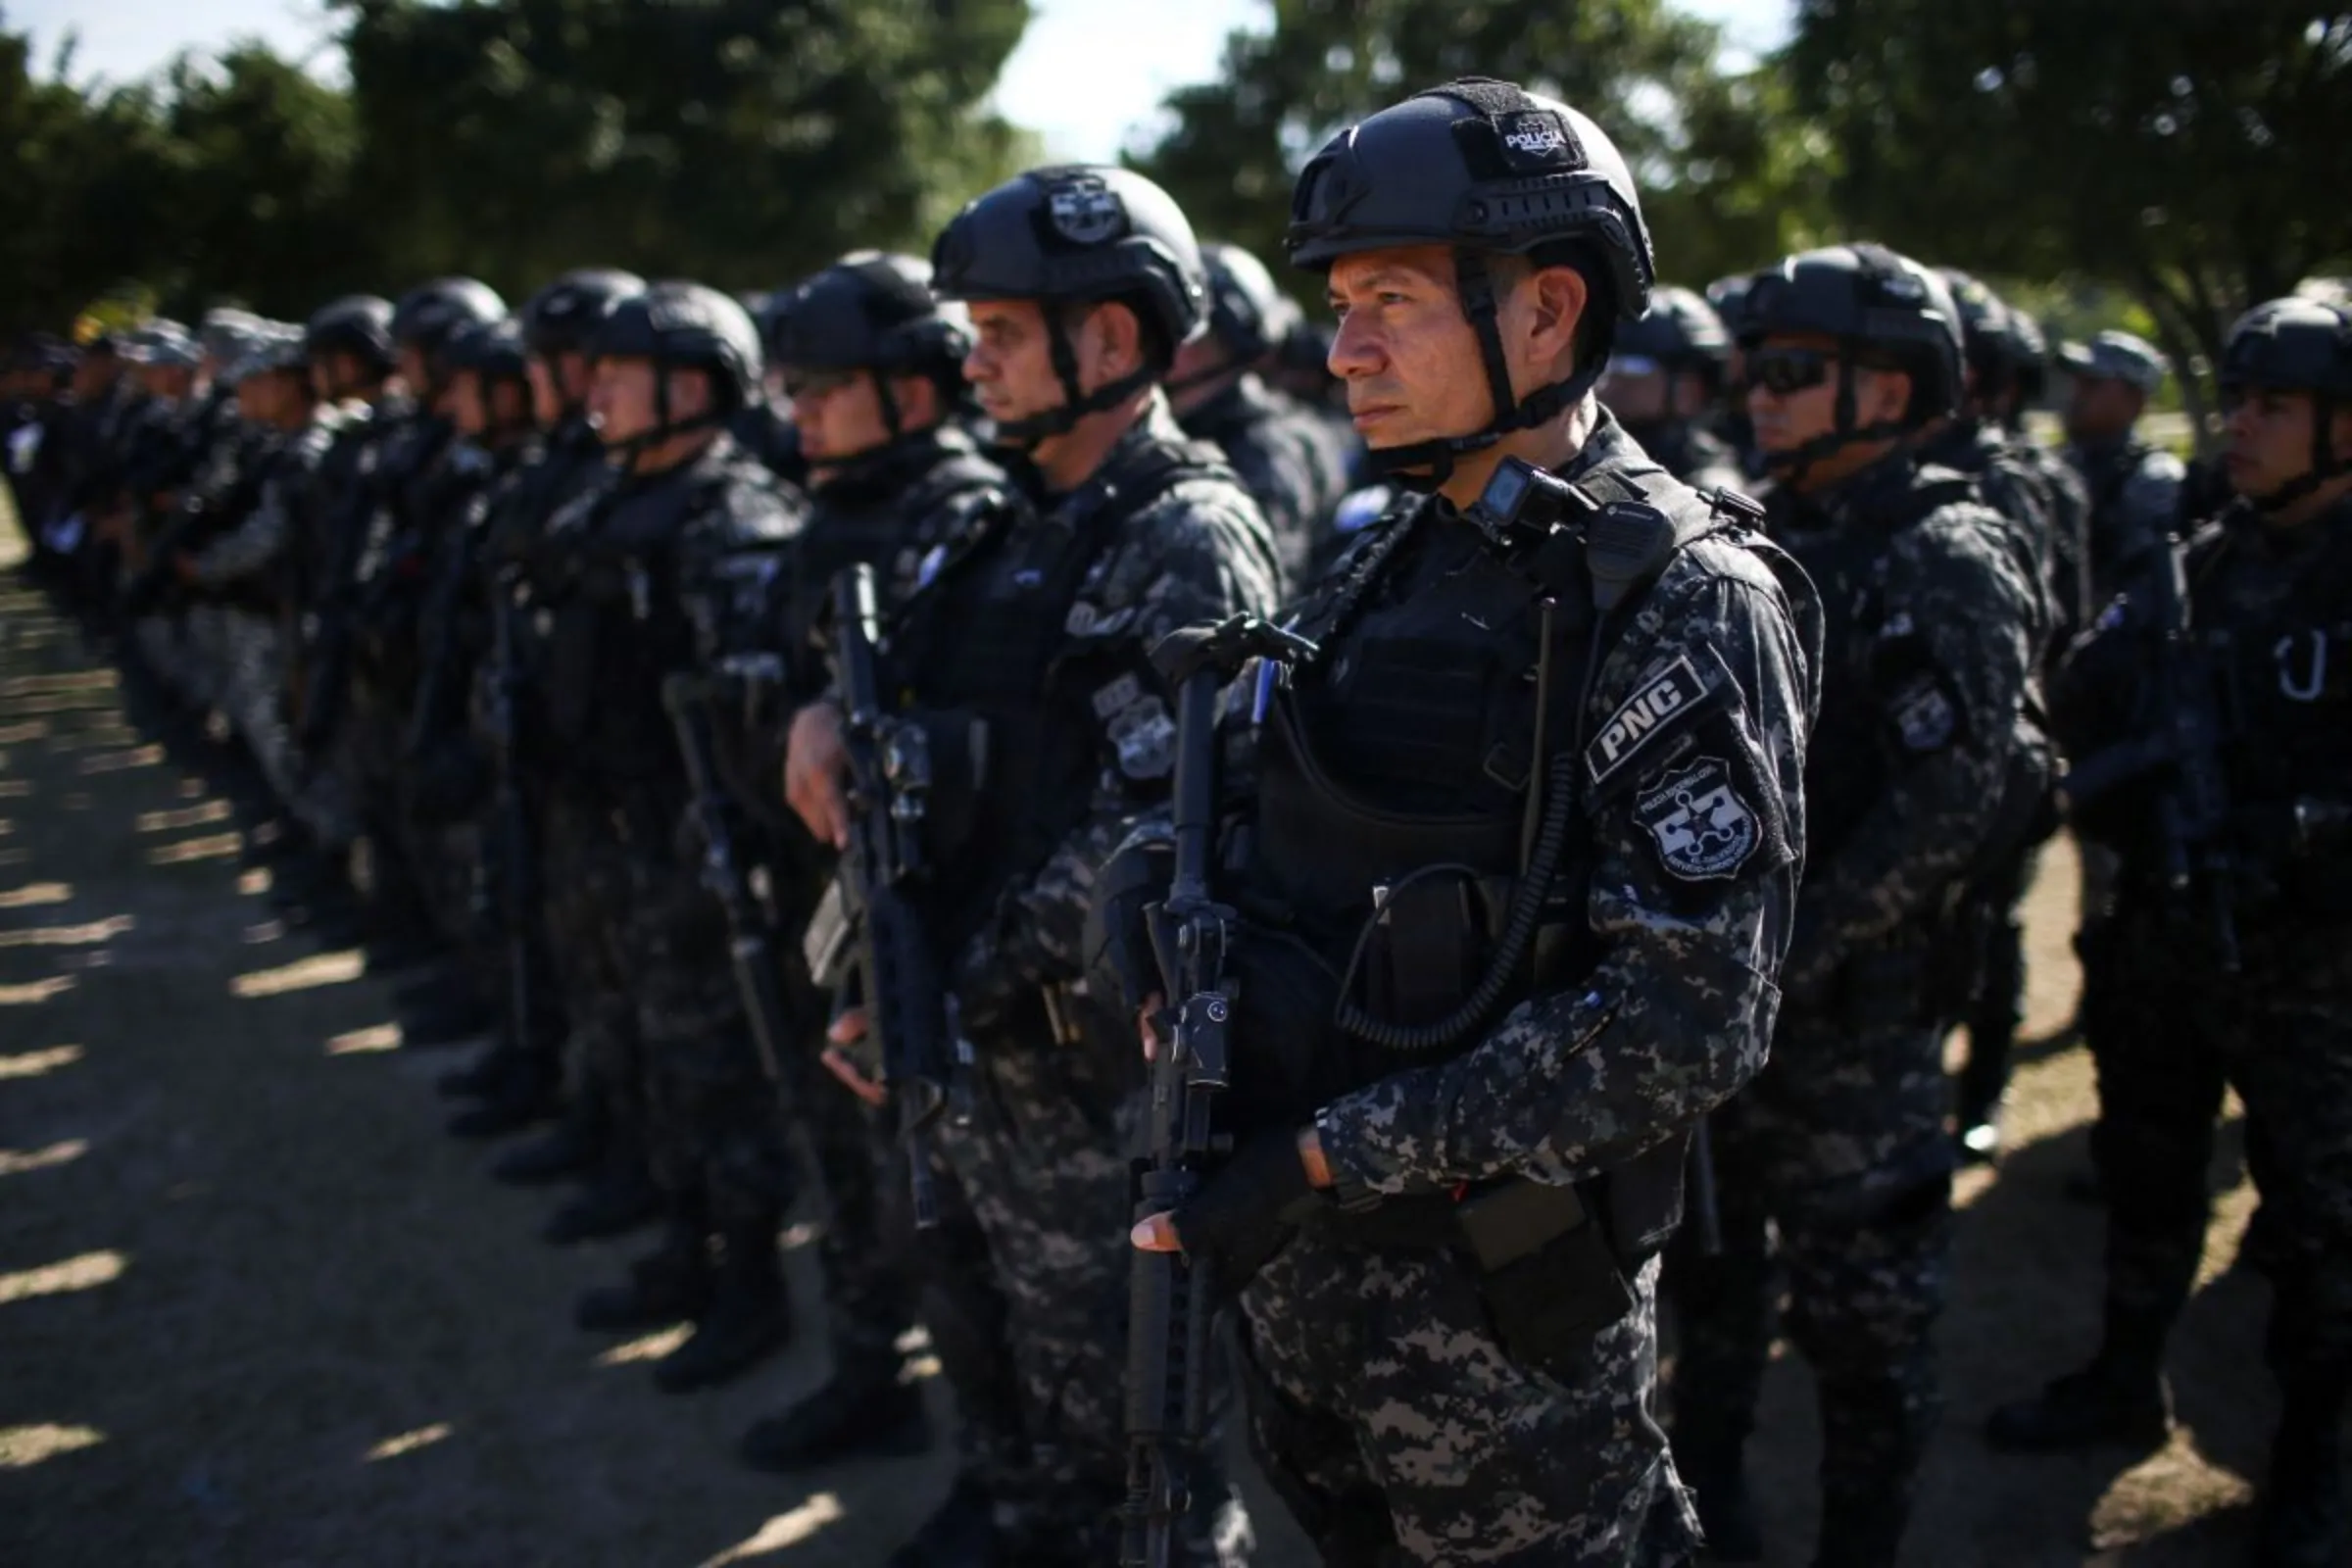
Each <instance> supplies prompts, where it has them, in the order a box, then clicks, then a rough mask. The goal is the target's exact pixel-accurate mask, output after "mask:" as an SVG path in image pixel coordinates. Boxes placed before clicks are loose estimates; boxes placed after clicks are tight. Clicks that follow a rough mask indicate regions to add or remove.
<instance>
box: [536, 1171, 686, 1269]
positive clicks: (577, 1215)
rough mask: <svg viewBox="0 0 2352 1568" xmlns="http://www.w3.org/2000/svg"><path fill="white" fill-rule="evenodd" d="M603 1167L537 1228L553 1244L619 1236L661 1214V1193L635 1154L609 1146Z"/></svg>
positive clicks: (545, 1239)
mask: <svg viewBox="0 0 2352 1568" xmlns="http://www.w3.org/2000/svg"><path fill="white" fill-rule="evenodd" d="M661 1214H662V1195H661V1194H660V1193H657V1192H656V1191H654V1184H653V1182H652V1181H651V1180H649V1179H648V1178H647V1176H646V1174H645V1168H644V1166H643V1165H641V1164H639V1163H638V1161H637V1160H636V1158H635V1157H634V1155H633V1154H632V1155H629V1156H626V1157H622V1156H620V1155H618V1154H616V1153H615V1152H613V1151H611V1150H608V1151H607V1157H606V1160H605V1164H604V1167H603V1168H602V1169H601V1170H599V1171H598V1172H597V1176H596V1180H595V1181H593V1182H591V1183H589V1185H588V1188H587V1190H586V1191H584V1192H582V1193H581V1194H580V1196H579V1197H577V1198H575V1199H573V1200H572V1201H570V1202H568V1203H565V1204H564V1206H563V1207H562V1208H559V1209H557V1210H556V1211H555V1213H554V1214H552V1215H550V1216H549V1217H548V1221H547V1224H546V1226H545V1228H543V1229H542V1230H541V1231H540V1232H539V1235H540V1238H541V1239H542V1240H543V1241H546V1242H548V1243H549V1244H551V1245H553V1246H556V1247H568V1246H570V1245H571V1244H572V1243H574V1242H592V1241H597V1240H599V1239H601V1238H603V1237H607V1236H620V1235H624V1234H626V1233H627V1232H629V1231H633V1230H635V1229H637V1227H638V1226H640V1225H647V1224H651V1223H652V1222H653V1221H654V1220H656V1219H659V1218H660V1217H661Z"/></svg>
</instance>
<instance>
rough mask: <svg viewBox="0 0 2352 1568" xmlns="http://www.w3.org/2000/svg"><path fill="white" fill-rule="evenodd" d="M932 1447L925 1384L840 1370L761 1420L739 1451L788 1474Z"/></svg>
mask: <svg viewBox="0 0 2352 1568" xmlns="http://www.w3.org/2000/svg"><path fill="white" fill-rule="evenodd" d="M930 1447H931V1417H930V1415H929V1414H928V1413H927V1412H925V1410H924V1409H923V1391H922V1390H921V1389H919V1388H916V1387H915V1386H914V1385H913V1384H910V1383H902V1382H900V1381H898V1379H897V1378H896V1377H892V1378H890V1379H889V1380H887V1381H884V1380H881V1379H878V1378H872V1377H866V1378H848V1377H842V1376H838V1375H837V1376H835V1377H833V1378H831V1379H829V1380H828V1381H827V1382H826V1383H825V1384H824V1385H823V1386H822V1387H820V1388H819V1389H817V1391H816V1392H815V1393H813V1394H811V1395H809V1396H808V1397H806V1398H804V1399H802V1400H801V1401H800V1402H799V1403H798V1404H796V1405H794V1406H793V1407H792V1408H791V1409H789V1410H787V1411H785V1412H784V1413H783V1414H782V1415H778V1416H770V1417H769V1418H768V1419H766V1420H765V1421H761V1422H760V1423H758V1424H757V1425H755V1426H754V1427H753V1428H752V1429H751V1430H750V1431H749V1432H746V1433H745V1434H744V1435H743V1442H742V1443H741V1444H740V1445H738V1446H737V1450H736V1451H737V1452H739V1453H741V1454H742V1455H743V1462H744V1463H745V1464H748V1465H750V1466H751V1467H752V1468H753V1469H755V1470H765V1471H769V1472H771V1473H773V1474H777V1475H788V1474H790V1473H792V1472H794V1471H796V1470H809V1469H813V1468H814V1467H816V1466H818V1465H823V1464H840V1463H843V1462H846V1461H848V1460H851V1459H904V1458H907V1457H909V1456H911V1455H913V1454H918V1453H925V1452H928V1451H929V1450H930Z"/></svg>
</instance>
